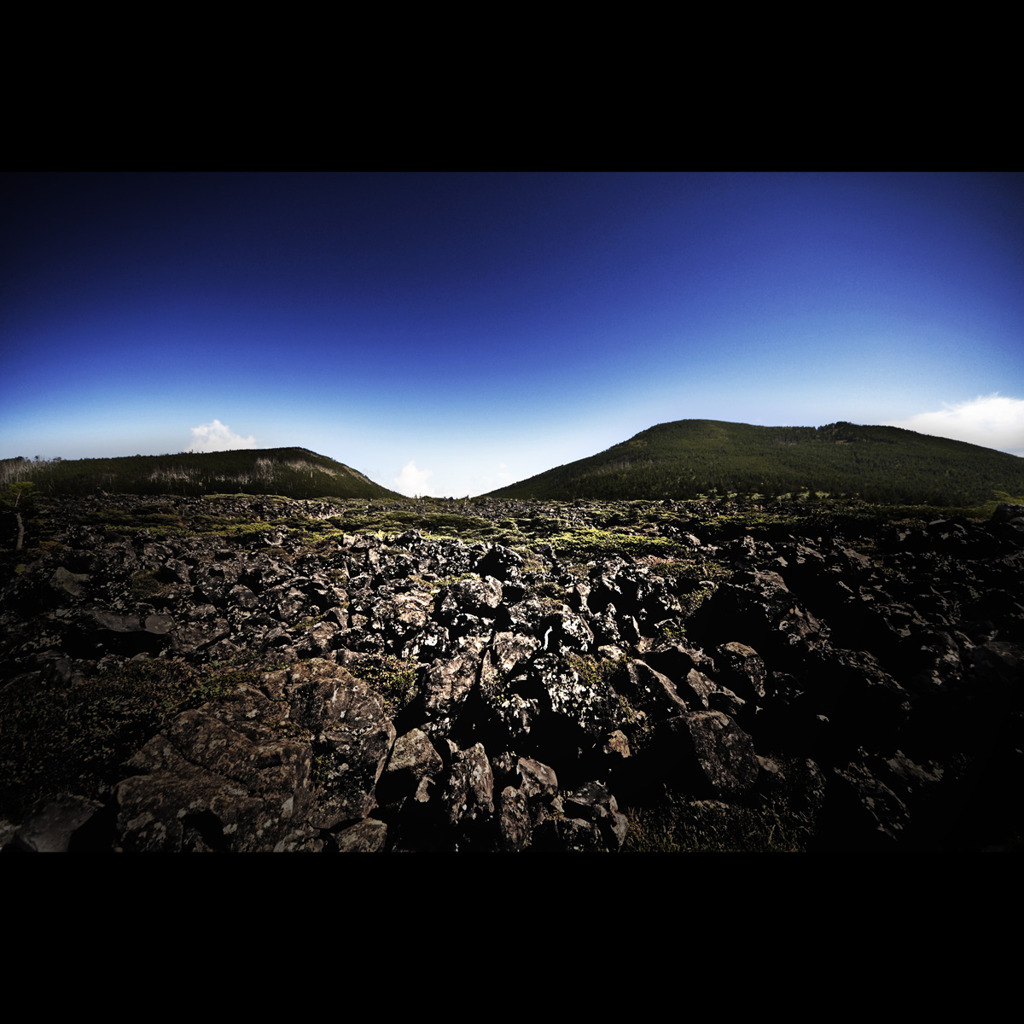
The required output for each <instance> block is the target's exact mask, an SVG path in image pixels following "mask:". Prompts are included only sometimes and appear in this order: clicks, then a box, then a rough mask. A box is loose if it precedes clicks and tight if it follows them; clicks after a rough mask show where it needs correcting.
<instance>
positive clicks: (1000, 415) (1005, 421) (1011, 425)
mask: <svg viewBox="0 0 1024 1024" xmlns="http://www.w3.org/2000/svg"><path fill="white" fill-rule="evenodd" d="M888 426H890V427H903V428H905V429H906V430H916V431H917V432H918V433H919V434H932V435H935V436H937V437H951V438H953V439H954V440H956V441H968V442H969V443H971V444H980V445H982V446H984V447H985V448H995V449H996V450H998V451H1003V452H1010V453H1011V454H1012V455H1022V456H1024V400H1021V399H1019V398H1005V397H1003V396H1002V395H1000V394H998V393H996V394H992V395H979V396H978V397H977V398H975V399H974V400H973V401H970V402H961V403H960V404H959V405H947V406H946V407H945V408H944V409H940V410H938V411H937V412H919V413H918V414H917V415H916V416H911V417H910V418H909V419H905V420H891V421H890V422H889V423H888Z"/></svg>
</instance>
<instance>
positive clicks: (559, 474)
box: [487, 420, 1024, 505]
mask: <svg viewBox="0 0 1024 1024" xmlns="http://www.w3.org/2000/svg"><path fill="white" fill-rule="evenodd" d="M732 491H735V492H738V493H744V494H749V493H758V494H764V495H779V494H785V493H794V492H805V491H806V492H811V493H814V492H819V491H820V492H826V493H828V494H832V495H840V494H844V495H850V496H854V495H856V496H858V497H860V498H862V499H864V500H866V501H872V502H911V503H920V504H934V505H970V504H975V503H978V502H983V501H988V500H990V499H991V498H992V497H993V495H994V493H995V492H996V491H1004V492H1008V493H1011V494H1020V493H1022V492H1024V459H1021V458H1017V457H1016V456H1014V455H1008V454H1006V453H1005V452H997V451H993V450H992V449H990V448H982V447H979V446H978V445H973V444H966V443H964V442H963V441H951V440H948V439H946V438H941V437H930V436H928V435H925V434H918V433H915V432H914V431H911V430H903V429H900V428H899V427H873V426H856V425H854V424H852V423H831V424H828V425H827V426H824V427H758V426H751V425H750V424H747V423H725V422H721V421H718V420H678V421H676V422H674V423H662V424H659V425H658V426H655V427H651V428H650V429H649V430H644V431H641V432H640V433H639V434H637V435H636V436H635V437H631V438H630V439H629V440H628V441H623V442H622V443H621V444H617V445H614V446H613V447H612V448H609V449H608V450H607V451H604V452H601V453H599V454H598V455H593V456H591V457H590V458H586V459H580V460H579V461H578V462H572V463H569V464H568V465H565V466H558V467H557V468H555V469H550V470H548V471H547V472H545V473H540V474H538V475H537V476H533V477H530V478H529V479H528V480H522V481H520V482H519V483H515V484H511V485H509V486H508V487H503V488H501V489H499V490H496V491H491V492H490V494H489V495H487V497H495V498H541V499H562V500H571V499H573V498H593V499H599V500H616V499H618V500H628V499H649V500H650V499H659V498H694V497H697V496H698V495H700V494H710V493H714V492H717V493H719V494H723V493H727V492H732Z"/></svg>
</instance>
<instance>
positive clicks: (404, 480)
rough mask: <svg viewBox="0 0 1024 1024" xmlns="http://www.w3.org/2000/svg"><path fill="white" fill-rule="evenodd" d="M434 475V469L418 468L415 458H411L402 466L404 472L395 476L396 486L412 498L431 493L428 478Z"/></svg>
mask: <svg viewBox="0 0 1024 1024" xmlns="http://www.w3.org/2000/svg"><path fill="white" fill-rule="evenodd" d="M433 475H434V471H433V470H432V469H417V468H416V462H415V460H413V459H410V460H409V461H408V462H407V463H406V464H405V465H404V466H403V467H402V472H401V473H399V474H398V476H396V477H395V479H394V484H395V488H396V490H398V491H399V492H401V493H402V494H405V495H408V496H409V497H411V498H412V497H416V496H418V495H421V494H427V495H429V494H430V491H429V490H428V488H427V479H428V478H429V477H432V476H433ZM431 497H433V495H431Z"/></svg>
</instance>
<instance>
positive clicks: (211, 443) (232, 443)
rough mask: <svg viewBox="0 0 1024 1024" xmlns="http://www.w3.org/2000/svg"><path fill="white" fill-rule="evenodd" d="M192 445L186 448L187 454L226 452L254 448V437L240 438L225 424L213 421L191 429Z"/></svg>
mask: <svg viewBox="0 0 1024 1024" xmlns="http://www.w3.org/2000/svg"><path fill="white" fill-rule="evenodd" d="M191 430H192V443H191V444H190V445H189V446H188V448H186V449H185V450H186V451H189V452H227V451H233V450H234V449H236V448H255V447H256V438H255V437H252V436H250V437H240V436H239V435H238V434H236V433H234V432H233V431H232V430H231V428H230V427H229V426H228V425H227V424H226V423H221V421H220V420H214V421H213V422H212V423H203V424H202V425H201V426H198V427H192V428H191Z"/></svg>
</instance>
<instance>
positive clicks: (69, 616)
mask: <svg viewBox="0 0 1024 1024" xmlns="http://www.w3.org/2000/svg"><path fill="white" fill-rule="evenodd" d="M442 511H444V510H442ZM429 512H430V514H429V515H424V516H423V517H422V523H421V528H405V527H407V526H408V524H409V523H410V522H413V521H415V519H416V516H417V514H418V512H417V508H416V506H414V505H413V504H412V503H408V504H407V505H405V506H399V505H395V506H394V507H392V508H390V509H389V508H387V507H385V506H379V507H378V508H377V509H376V510H374V509H373V507H372V505H367V503H366V502H361V503H356V502H349V503H331V502H327V501H322V502H296V501H293V502H285V501H283V500H282V499H276V500H274V499H268V498H259V497H239V496H235V497H232V498H220V499H217V500H216V501H213V500H212V499H205V498H173V497H166V498H160V499H154V498H132V497H128V496H98V497H95V498H89V499H82V500H77V501H70V500H67V501H59V500H56V499H51V500H49V501H46V502H43V501H40V502H39V504H38V505H37V506H36V507H35V508H34V510H33V511H32V512H31V513H29V512H26V513H25V521H26V523H27V526H26V541H25V546H24V548H23V549H22V550H20V551H17V552H14V551H8V552H7V555H6V560H5V561H4V562H3V563H2V566H0V571H2V576H0V630H2V633H0V786H2V789H0V846H2V847H3V849H4V851H5V852H12V851H33V850H69V849H70V850H112V851H125V852H128V851H202V850H215V851H233V852H259V851H263V852H269V851H308V852H337V851H488V852H489V851H627V852H630V851H656V850H662V851H684V850H744V851H814V850H920V849H927V850H982V849H1020V848H1022V846H1024V813H1022V802H1021V800H1020V794H1021V792H1022V789H1021V785H1022V782H1024V701H1022V697H1024V661H1022V655H1024V594H1022V584H1021V580H1022V579H1024V506H1019V505H1002V506H1000V507H999V508H997V509H996V511H995V513H994V514H993V515H992V517H991V519H988V520H987V521H980V520H973V519H968V518H964V517H960V516H952V517H936V518H934V519H932V518H930V517H924V518H916V519H915V518H913V517H903V518H900V519H898V520H896V521H893V520H891V519H890V520H879V519H877V518H875V519H872V518H870V517H866V518H865V517H862V518H861V519H856V518H849V517H848V518H847V519H845V520H844V519H841V518H840V519H836V518H832V519H829V518H827V517H826V518H824V519H822V518H820V517H818V518H815V517H813V516H810V517H807V516H805V517H803V518H802V519H799V518H794V517H790V518H788V519H787V518H786V517H785V516H775V517H774V518H773V517H772V516H769V515H766V514H764V512H763V510H760V509H758V510H756V511H752V510H751V508H750V507H746V508H738V507H732V506H730V505H729V503H727V502H718V503H717V504H716V503H710V502H677V503H636V502H634V503H622V504H621V505H620V506H618V507H617V508H616V509H614V510H612V512H609V510H608V509H606V508H596V507H591V506H588V505H587V504H585V503H576V504H575V505H559V506H549V505H532V504H528V503H521V502H520V503H515V502H493V501H492V502H482V503H477V504H474V505H471V506H470V505H467V504H465V503H457V505H456V504H454V503H453V505H452V508H451V510H449V511H446V512H444V515H442V514H441V513H440V512H438V509H437V507H436V506H432V508H431V509H430V510H429ZM374 516H376V517H377V519H376V520H374ZM371 521H375V522H379V524H380V525H381V526H382V527H384V528H383V529H379V530H374V531H371V530H369V529H365V526H366V524H367V523H369V522H371ZM609 524H611V525H610V526H609ZM389 525H390V526H393V527H394V528H393V529H387V527H388V526H389ZM10 546H11V547H13V540H12V541H11V543H10Z"/></svg>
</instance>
